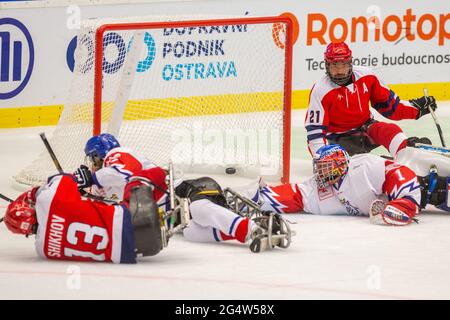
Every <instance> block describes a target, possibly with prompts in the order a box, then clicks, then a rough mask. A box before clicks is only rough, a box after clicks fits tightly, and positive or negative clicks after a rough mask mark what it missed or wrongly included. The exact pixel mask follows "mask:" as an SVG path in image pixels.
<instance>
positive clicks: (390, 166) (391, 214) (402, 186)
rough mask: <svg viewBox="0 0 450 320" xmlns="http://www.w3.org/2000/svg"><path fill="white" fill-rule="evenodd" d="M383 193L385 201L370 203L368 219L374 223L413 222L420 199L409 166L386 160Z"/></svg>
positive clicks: (418, 186) (399, 224) (415, 179)
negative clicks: (386, 199)
mask: <svg viewBox="0 0 450 320" xmlns="http://www.w3.org/2000/svg"><path fill="white" fill-rule="evenodd" d="M382 190H383V193H384V194H385V195H386V196H387V197H388V199H389V201H388V202H387V203H383V204H381V203H379V202H378V203H377V201H379V200H376V201H375V203H373V204H372V207H371V210H370V220H371V222H372V223H375V224H387V225H397V226H402V225H407V224H410V223H411V222H413V221H414V220H415V219H414V217H415V216H416V214H417V213H418V212H419V208H420V207H419V205H420V200H421V191H420V184H419V181H418V179H417V176H416V174H415V173H414V171H412V170H411V169H410V168H408V167H406V166H403V165H399V164H396V163H393V162H391V161H387V162H386V169H385V181H384V183H383V188H382Z"/></svg>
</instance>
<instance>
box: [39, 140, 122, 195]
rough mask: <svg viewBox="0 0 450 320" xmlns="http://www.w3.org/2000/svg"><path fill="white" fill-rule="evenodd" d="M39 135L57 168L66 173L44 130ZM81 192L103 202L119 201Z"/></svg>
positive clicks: (61, 172)
mask: <svg viewBox="0 0 450 320" xmlns="http://www.w3.org/2000/svg"><path fill="white" fill-rule="evenodd" d="M39 136H40V137H41V139H42V142H44V145H45V148H46V149H47V151H48V153H49V154H50V157H51V158H52V160H53V163H54V164H55V167H56V169H57V170H58V172H59V173H60V174H63V173H64V170H63V169H62V167H61V164H60V163H59V160H58V158H57V157H56V155H55V152H54V151H53V149H52V146H51V145H50V143H49V142H48V140H47V137H46V136H45V133H44V132H42V133H40V134H39ZM80 193H81V195H82V196H84V197H86V198H89V199H92V200H96V201H103V202H112V203H117V201H115V200H113V199H108V198H104V197H100V196H96V195H93V194H90V193H89V192H86V191H84V190H80Z"/></svg>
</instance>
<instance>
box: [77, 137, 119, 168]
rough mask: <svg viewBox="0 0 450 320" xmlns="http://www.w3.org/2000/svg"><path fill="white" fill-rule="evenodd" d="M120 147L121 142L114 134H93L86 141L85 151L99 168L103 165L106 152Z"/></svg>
mask: <svg viewBox="0 0 450 320" xmlns="http://www.w3.org/2000/svg"><path fill="white" fill-rule="evenodd" d="M118 147H120V144H119V142H118V141H117V139H116V138H115V137H114V136H113V135H111V134H109V133H102V134H99V135H97V136H93V137H92V138H90V139H89V140H88V141H87V142H86V147H85V148H84V153H85V154H86V157H88V158H89V160H90V161H91V162H92V164H93V166H94V168H95V169H96V170H98V169H100V168H101V167H102V165H103V159H105V156H106V154H107V153H108V152H109V151H110V150H112V149H114V148H118Z"/></svg>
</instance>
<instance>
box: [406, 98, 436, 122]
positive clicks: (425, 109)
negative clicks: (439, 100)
mask: <svg viewBox="0 0 450 320" xmlns="http://www.w3.org/2000/svg"><path fill="white" fill-rule="evenodd" d="M409 102H410V103H411V104H412V105H413V106H414V107H416V108H417V110H418V111H419V112H418V113H417V117H416V119H419V118H420V117H423V116H424V115H426V114H429V113H430V109H429V108H431V109H433V111H435V110H436V108H437V104H436V99H434V97H433V96H428V97H426V96H424V97H422V98H417V99H411V100H409Z"/></svg>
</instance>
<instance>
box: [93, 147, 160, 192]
mask: <svg viewBox="0 0 450 320" xmlns="http://www.w3.org/2000/svg"><path fill="white" fill-rule="evenodd" d="M155 167H156V165H155V164H153V163H152V162H151V161H150V160H148V159H146V158H144V157H142V156H140V155H138V154H136V153H135V152H134V151H132V150H130V149H128V148H122V147H120V148H114V149H112V150H110V151H109V152H108V153H107V154H106V156H105V160H104V161H103V168H101V169H100V170H98V171H96V172H95V173H94V174H93V176H92V178H93V180H94V185H93V187H92V193H93V194H96V195H100V196H102V197H107V198H112V199H117V200H122V198H123V191H124V188H125V185H126V184H127V182H128V180H129V178H130V177H131V176H132V175H133V174H134V173H136V172H138V171H141V170H143V169H150V168H155Z"/></svg>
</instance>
